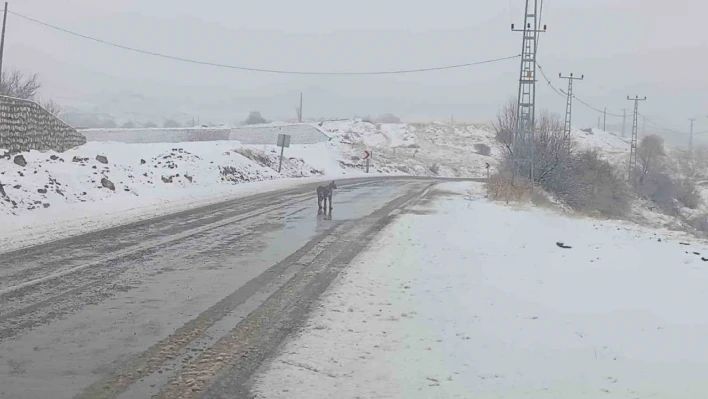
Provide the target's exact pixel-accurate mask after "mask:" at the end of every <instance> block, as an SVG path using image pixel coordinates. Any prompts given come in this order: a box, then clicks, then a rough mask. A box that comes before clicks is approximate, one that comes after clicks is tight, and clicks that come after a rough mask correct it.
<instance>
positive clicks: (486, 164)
mask: <svg viewBox="0 0 708 399" xmlns="http://www.w3.org/2000/svg"><path fill="white" fill-rule="evenodd" d="M489 167H490V165H489V162H486V163H485V165H484V168H485V169H487V180H489Z"/></svg>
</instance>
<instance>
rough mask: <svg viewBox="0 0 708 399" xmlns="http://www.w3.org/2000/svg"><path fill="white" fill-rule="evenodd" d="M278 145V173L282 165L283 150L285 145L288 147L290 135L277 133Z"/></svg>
mask: <svg viewBox="0 0 708 399" xmlns="http://www.w3.org/2000/svg"><path fill="white" fill-rule="evenodd" d="M278 147H280V162H278V173H280V169H281V168H282V167H283V152H284V151H285V147H290V135H289V134H279V135H278Z"/></svg>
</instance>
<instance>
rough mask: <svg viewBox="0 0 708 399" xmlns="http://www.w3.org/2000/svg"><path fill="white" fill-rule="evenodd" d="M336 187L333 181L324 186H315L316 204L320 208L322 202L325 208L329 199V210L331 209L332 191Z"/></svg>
mask: <svg viewBox="0 0 708 399" xmlns="http://www.w3.org/2000/svg"><path fill="white" fill-rule="evenodd" d="M336 188H337V185H336V184H334V181H333V182H332V183H329V184H328V185H326V186H319V187H317V206H319V209H322V206H323V202H324V208H325V210H326V209H327V201H328V200H329V210H330V211H331V210H332V191H334V189H336Z"/></svg>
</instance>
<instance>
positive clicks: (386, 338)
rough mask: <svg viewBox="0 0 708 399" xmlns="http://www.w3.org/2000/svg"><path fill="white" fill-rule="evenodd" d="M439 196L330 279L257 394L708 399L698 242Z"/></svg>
mask: <svg viewBox="0 0 708 399" xmlns="http://www.w3.org/2000/svg"><path fill="white" fill-rule="evenodd" d="M438 191H439V193H438V194H439V195H437V196H434V197H433V198H434V199H432V200H431V201H427V202H426V203H423V204H421V205H420V206H418V207H416V208H413V209H408V211H407V212H406V213H404V214H402V215H400V216H399V217H398V219H397V220H396V222H395V223H392V224H390V225H389V226H388V227H387V228H386V229H384V230H383V231H382V232H381V233H380V235H379V236H378V237H377V238H376V239H375V240H373V241H372V244H371V245H370V247H369V248H368V250H367V251H363V252H362V253H361V254H360V255H359V256H358V257H357V258H356V259H355V260H354V261H353V262H352V264H351V265H350V267H349V268H348V269H346V270H345V271H344V272H343V273H342V274H340V276H339V277H338V279H337V280H335V283H334V284H333V285H332V286H331V287H330V289H329V290H328V291H327V292H326V293H325V295H324V296H323V298H322V300H321V301H320V304H319V306H318V307H317V308H316V309H315V310H314V311H313V314H312V316H311V317H310V319H309V320H308V322H307V324H306V326H305V327H304V329H303V330H302V331H300V332H299V333H298V334H295V335H294V336H293V337H291V339H290V340H289V341H288V342H286V343H285V344H283V346H282V347H281V349H280V351H279V354H278V355H277V356H276V357H275V358H274V359H272V361H271V362H270V364H268V365H264V366H263V367H262V369H261V373H260V374H259V375H258V376H257V377H255V378H254V379H253V381H252V388H251V389H252V392H254V393H255V394H256V397H258V398H269V399H273V398H308V399H309V398H333V397H342V398H343V397H346V398H469V397H474V398H501V397H504V398H521V397H523V398H570V397H572V398H647V397H652V398H705V397H708V380H706V378H705V376H706V371H707V370H708V344H707V343H706V339H705V337H706V336H708V313H706V312H705V311H703V307H704V304H705V303H706V302H708V284H707V283H708V262H704V261H703V260H702V257H708V245H706V244H705V243H699V242H697V241H696V240H695V239H693V240H691V239H690V238H688V237H686V236H682V235H681V234H679V233H671V232H667V231H663V230H651V229H647V228H643V227H639V226H636V225H632V224H629V223H622V222H612V221H597V220H590V219H582V218H572V217H567V216H563V215H559V214H555V213H553V212H550V211H544V210H539V209H533V208H517V209H514V208H511V207H506V206H502V205H499V204H495V203H491V202H489V201H487V200H485V199H483V198H482V195H481V186H480V185H473V186H470V185H469V184H468V183H462V185H461V183H447V184H444V185H439V186H438ZM445 191H449V192H447V193H445ZM559 241H561V242H563V243H564V244H565V245H567V246H570V247H572V248H569V249H563V248H560V247H559V246H558V245H557V244H556V243H557V242H559ZM682 243H683V244H682ZM684 244H689V245H684ZM694 252H695V253H694Z"/></svg>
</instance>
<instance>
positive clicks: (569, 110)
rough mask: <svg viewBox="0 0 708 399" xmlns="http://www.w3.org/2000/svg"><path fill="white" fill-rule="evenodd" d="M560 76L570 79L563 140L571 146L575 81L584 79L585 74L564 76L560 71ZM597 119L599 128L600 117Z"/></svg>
mask: <svg viewBox="0 0 708 399" xmlns="http://www.w3.org/2000/svg"><path fill="white" fill-rule="evenodd" d="M558 77H559V78H561V79H568V92H567V93H566V94H567V95H568V99H567V100H566V103H565V128H564V129H563V141H564V142H565V145H566V147H568V148H570V131H571V130H572V127H571V117H572V115H573V81H574V80H583V79H585V75H581V76H580V77H579V78H576V77H573V74H572V73H571V74H570V76H563V74H560V73H559V74H558ZM597 121H598V129H599V128H600V126H599V124H600V118H598V119H597Z"/></svg>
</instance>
